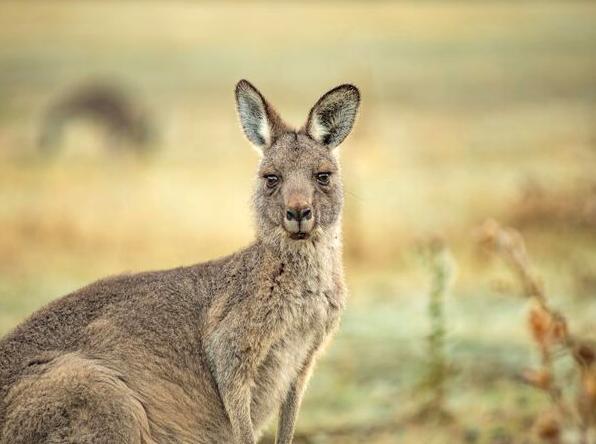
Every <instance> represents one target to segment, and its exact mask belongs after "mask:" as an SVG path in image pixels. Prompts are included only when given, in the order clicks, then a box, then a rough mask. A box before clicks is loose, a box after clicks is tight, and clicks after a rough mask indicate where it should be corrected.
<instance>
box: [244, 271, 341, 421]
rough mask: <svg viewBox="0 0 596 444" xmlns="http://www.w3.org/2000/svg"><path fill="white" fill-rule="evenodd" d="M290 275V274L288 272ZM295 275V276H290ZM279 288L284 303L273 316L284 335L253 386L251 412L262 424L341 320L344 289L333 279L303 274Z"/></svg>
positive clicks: (272, 350)
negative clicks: (335, 284) (334, 282)
mask: <svg viewBox="0 0 596 444" xmlns="http://www.w3.org/2000/svg"><path fill="white" fill-rule="evenodd" d="M288 274H289V273H288ZM288 277H290V278H293V276H288ZM294 282H295V281H294V280H293V279H289V280H288V285H284V283H283V282H282V283H281V284H280V285H279V288H278V294H277V295H276V296H277V297H278V298H280V301H281V304H280V305H278V306H277V310H278V312H277V313H275V312H274V311H272V312H271V313H272V316H273V317H275V318H276V319H277V320H281V325H280V327H281V328H282V329H283V334H282V335H281V336H280V337H279V338H278V339H277V340H276V341H275V342H273V344H272V345H271V347H270V348H269V350H268V353H267V355H266V358H265V359H264V361H263V362H262V364H261V365H260V367H259V369H258V372H257V377H256V378H255V381H254V387H253V392H252V394H253V396H252V398H253V402H252V406H251V411H252V414H253V420H254V421H255V423H261V422H262V421H264V420H266V418H267V416H268V415H269V414H270V413H271V412H272V411H274V410H275V409H277V408H278V407H279V406H280V404H281V403H282V402H283V400H284V398H285V396H286V394H287V393H288V390H289V389H290V386H291V384H292V382H293V381H294V380H295V378H296V377H297V375H298V373H299V372H300V370H301V369H302V368H303V367H304V365H305V364H306V363H307V360H308V359H309V357H310V356H311V355H312V353H313V352H314V351H315V350H317V349H318V348H319V347H320V345H321V343H322V342H323V341H324V339H325V338H326V336H327V335H328V334H329V333H330V332H331V330H332V329H333V328H334V326H335V325H336V324H337V322H338V319H339V313H340V309H341V305H342V304H341V302H340V299H341V297H342V295H341V291H342V289H341V288H338V287H335V286H333V285H332V283H331V282H332V281H331V280H330V279H327V280H326V279H321V278H319V277H317V276H316V275H315V276H314V277H313V276H312V275H311V276H308V277H305V276H302V281H300V284H299V285H296V284H295V283H294Z"/></svg>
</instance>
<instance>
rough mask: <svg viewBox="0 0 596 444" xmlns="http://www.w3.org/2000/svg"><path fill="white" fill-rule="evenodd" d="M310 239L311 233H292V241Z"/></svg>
mask: <svg viewBox="0 0 596 444" xmlns="http://www.w3.org/2000/svg"><path fill="white" fill-rule="evenodd" d="M309 237H310V233H306V232H304V231H298V232H296V233H290V239H293V240H305V239H308V238H309Z"/></svg>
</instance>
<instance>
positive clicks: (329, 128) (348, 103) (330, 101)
mask: <svg viewBox="0 0 596 444" xmlns="http://www.w3.org/2000/svg"><path fill="white" fill-rule="evenodd" d="M236 103H237V108H238V114H239V116H240V122H241V124H242V128H243V130H244V133H245V134H246V137H247V138H248V140H249V141H250V142H251V143H252V144H253V145H254V146H255V147H256V148H257V149H258V151H259V152H261V154H262V156H261V162H260V166H259V179H258V182H257V187H256V192H255V196H254V204H255V209H256V217H257V229H258V236H259V237H260V238H262V239H270V240H282V241H283V240H287V239H289V240H290V242H292V243H293V241H305V240H308V239H313V240H316V238H317V236H319V235H320V234H321V233H324V232H326V231H329V230H330V229H331V228H333V227H334V226H335V225H337V223H338V221H339V216H340V212H341V207H342V202H343V191H342V183H341V177H340V174H339V163H338V159H337V154H336V151H337V150H336V149H335V148H336V147H337V146H338V145H339V144H340V143H341V142H342V141H343V140H344V139H345V138H346V136H347V135H348V134H349V133H350V130H351V129H352V125H353V124H354V119H355V117H356V113H357V111H358V105H359V103H360V93H359V92H358V89H357V88H356V87H354V86H352V85H341V86H338V87H337V88H334V89H332V90H331V91H329V92H328V93H326V94H325V95H323V96H322V97H321V98H320V99H319V101H318V102H317V103H316V104H315V105H314V106H313V108H312V109H311V110H310V113H309V114H308V118H307V120H306V123H305V125H304V126H303V127H302V128H300V129H299V130H295V129H292V128H290V127H289V126H288V125H287V124H286V123H284V121H283V120H282V119H281V118H280V117H279V115H278V114H277V112H276V111H275V110H274V108H273V107H272V106H271V105H270V104H269V103H268V102H267V101H266V100H265V98H264V97H263V95H262V94H261V93H260V92H259V91H258V90H257V89H256V88H255V87H254V86H253V85H251V84H250V83H249V82H247V81H246V80H241V81H240V82H239V83H238V85H237V86H236Z"/></svg>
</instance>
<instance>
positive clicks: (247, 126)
mask: <svg viewBox="0 0 596 444" xmlns="http://www.w3.org/2000/svg"><path fill="white" fill-rule="evenodd" d="M236 107H237V109H238V116H239V117H240V123H241V125H242V129H243V130H244V134H246V137H247V138H248V140H250V142H251V143H252V144H253V145H255V146H256V147H257V148H260V149H261V150H263V149H265V148H268V147H270V146H271V145H272V144H273V142H274V141H275V139H276V138H277V137H278V136H279V135H280V134H281V133H282V132H283V131H284V130H287V127H286V125H285V124H284V123H283V121H282V120H281V118H280V117H279V116H278V115H277V113H276V112H275V110H274V109H273V107H272V106H271V105H269V103H268V102H267V101H266V100H265V98H264V97H263V95H262V94H261V93H260V92H259V90H258V89H257V88H255V87H254V86H253V85H252V84H251V83H250V82H248V81H246V80H240V81H239V82H238V84H237V85H236Z"/></svg>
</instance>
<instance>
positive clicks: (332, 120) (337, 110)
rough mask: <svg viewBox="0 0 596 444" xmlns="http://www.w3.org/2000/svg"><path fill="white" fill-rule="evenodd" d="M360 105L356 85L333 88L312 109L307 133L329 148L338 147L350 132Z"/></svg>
mask: <svg viewBox="0 0 596 444" xmlns="http://www.w3.org/2000/svg"><path fill="white" fill-rule="evenodd" d="M359 105H360V92H359V91H358V88H356V87H355V86H353V85H341V86H338V87H337V88H334V89H332V90H331V91H329V92H328V93H326V94H325V95H324V96H323V97H321V98H320V99H319V101H318V102H317V103H316V104H315V106H313V108H312V109H311V110H310V113H309V115H308V120H307V121H306V125H305V130H306V133H307V134H308V135H309V136H310V137H312V138H313V139H314V140H316V141H317V142H319V143H321V144H323V145H325V146H327V147H329V148H334V147H336V146H337V145H339V144H340V143H342V142H343V140H344V139H345V138H346V137H347V135H348V134H350V131H351V130H352V126H353V125H354V120H355V119H356V114H357V113H358V106H359Z"/></svg>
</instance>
